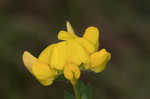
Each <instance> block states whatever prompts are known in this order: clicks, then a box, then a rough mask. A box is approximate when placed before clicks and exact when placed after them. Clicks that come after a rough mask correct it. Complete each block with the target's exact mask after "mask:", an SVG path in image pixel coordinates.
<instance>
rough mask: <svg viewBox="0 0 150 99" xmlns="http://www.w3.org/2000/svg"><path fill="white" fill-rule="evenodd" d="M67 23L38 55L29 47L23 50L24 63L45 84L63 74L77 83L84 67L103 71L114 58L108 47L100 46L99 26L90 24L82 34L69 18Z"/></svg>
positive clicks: (73, 82) (73, 83)
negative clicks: (54, 40)
mask: <svg viewBox="0 0 150 99" xmlns="http://www.w3.org/2000/svg"><path fill="white" fill-rule="evenodd" d="M66 27H67V31H64V30H62V31H60V32H59V33H58V39H59V40H61V41H60V42H58V43H55V44H51V45H49V46H48V47H47V48H45V49H44V50H43V51H42V52H41V54H40V55H39V57H38V58H36V57H34V56H33V55H31V54H30V53H29V52H28V51H25V52H24V53H23V62H24V65H25V67H26V68H27V69H28V70H29V71H30V72H31V73H32V74H33V75H34V76H35V78H37V79H38V80H39V82H40V83H41V84H42V85H44V86H48V85H51V84H52V83H53V81H54V80H55V78H56V77H58V76H59V75H62V74H63V75H64V77H65V78H66V79H68V80H69V81H70V82H71V84H72V85H75V84H76V83H77V80H78V79H79V78H80V74H81V73H80V71H81V70H91V71H94V72H96V73H99V72H102V71H103V70H104V69H105V67H106V65H107V63H108V61H109V60H110V58H111V54H110V53H109V52H107V51H106V49H101V50H98V48H99V30H98V29H97V28H96V27H93V26H92V27H88V28H87V29H86V30H85V33H84V34H83V36H82V37H79V36H77V35H76V34H75V32H74V30H73V28H72V26H71V24H70V23H69V22H68V21H67V23H66Z"/></svg>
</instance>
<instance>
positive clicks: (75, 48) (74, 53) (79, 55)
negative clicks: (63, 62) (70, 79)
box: [67, 40, 89, 65]
mask: <svg viewBox="0 0 150 99" xmlns="http://www.w3.org/2000/svg"><path fill="white" fill-rule="evenodd" d="M67 54H68V58H67V60H68V61H69V62H71V63H74V64H77V65H80V64H81V63H88V62H89V56H88V52H87V51H86V50H85V49H84V48H83V47H82V46H81V45H80V44H79V43H77V42H76V40H69V41H67Z"/></svg>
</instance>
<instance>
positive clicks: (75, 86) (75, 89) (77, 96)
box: [73, 84, 80, 99]
mask: <svg viewBox="0 0 150 99" xmlns="http://www.w3.org/2000/svg"><path fill="white" fill-rule="evenodd" d="M73 90H74V94H75V99H80V96H79V92H78V88H77V85H76V84H75V85H73Z"/></svg>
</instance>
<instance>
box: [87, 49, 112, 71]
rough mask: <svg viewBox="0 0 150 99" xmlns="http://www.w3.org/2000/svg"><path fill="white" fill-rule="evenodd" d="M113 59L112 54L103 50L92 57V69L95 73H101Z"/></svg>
mask: <svg viewBox="0 0 150 99" xmlns="http://www.w3.org/2000/svg"><path fill="white" fill-rule="evenodd" d="M110 58H111V54H110V53H109V52H107V51H106V50H105V49H102V50H100V51H98V52H96V53H94V54H92V55H91V58H90V62H91V67H90V69H92V70H93V71H95V72H101V71H103V70H104V69H105V67H106V65H107V63H108V61H109V60H110Z"/></svg>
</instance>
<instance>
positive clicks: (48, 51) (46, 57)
mask: <svg viewBox="0 0 150 99" xmlns="http://www.w3.org/2000/svg"><path fill="white" fill-rule="evenodd" d="M54 46H55V44H52V45H50V46H48V47H47V48H45V49H44V50H43V51H42V52H41V54H40V55H39V58H38V59H39V60H40V61H41V62H43V63H46V64H50V60H51V55H52V52H53V48H54Z"/></svg>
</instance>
